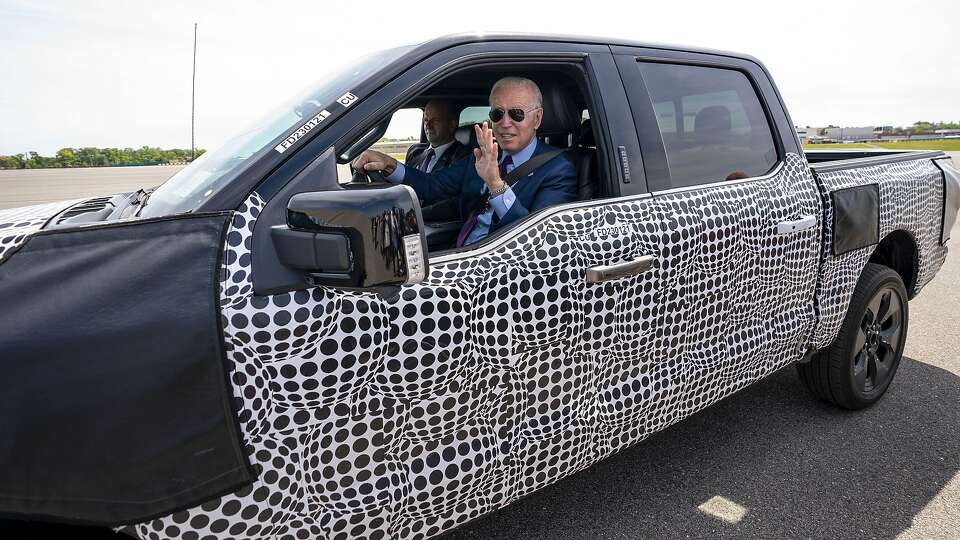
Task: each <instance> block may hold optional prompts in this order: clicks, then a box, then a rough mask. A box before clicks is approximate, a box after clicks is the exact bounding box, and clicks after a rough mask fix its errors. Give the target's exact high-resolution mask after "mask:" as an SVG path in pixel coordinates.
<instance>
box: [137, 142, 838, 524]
mask: <svg viewBox="0 0 960 540" xmlns="http://www.w3.org/2000/svg"><path fill="white" fill-rule="evenodd" d="M820 204H821V200H820V196H819V194H818V193H817V191H816V188H815V186H814V184H813V181H812V179H811V177H810V173H809V169H807V167H806V164H805V162H804V160H803V159H802V158H800V157H799V156H796V155H790V156H789V158H788V159H787V161H786V163H785V164H784V166H782V167H781V168H780V169H778V170H777V172H776V173H775V174H773V175H771V176H770V177H768V178H765V179H761V180H757V181H751V182H740V183H730V184H727V185H721V186H717V187H711V188H708V189H701V190H696V191H686V192H678V193H671V194H664V195H661V196H657V197H656V198H651V197H649V196H647V197H634V198H623V199H618V200H607V201H593V202H590V203H586V204H581V205H577V206H574V207H572V208H567V209H563V210H558V211H555V212H552V213H548V214H546V215H545V216H544V217H542V219H540V220H539V221H538V222H537V223H535V224H534V225H532V226H530V227H528V228H524V229H523V230H517V231H514V232H513V233H508V236H507V237H506V238H504V239H502V240H499V241H494V242H492V243H491V244H490V246H488V247H485V248H481V249H480V250H478V252H476V253H466V254H463V255H450V256H445V257H439V258H435V259H434V260H433V261H431V268H430V275H429V276H428V279H427V280H426V281H424V282H423V283H421V284H418V285H411V286H405V287H403V288H402V289H401V292H400V294H399V296H398V297H396V298H392V299H382V298H380V297H379V296H376V295H373V294H362V293H356V292H342V291H336V290H333V289H323V288H316V289H312V290H306V291H298V292H294V293H285V294H278V295H274V296H269V297H257V296H254V295H253V294H252V286H251V282H250V238H251V231H252V229H253V226H254V223H255V221H256V218H257V215H258V213H259V210H260V209H261V208H262V207H263V201H262V200H261V199H260V198H259V197H258V196H257V195H256V194H254V195H252V196H251V197H250V198H249V199H248V200H247V201H246V203H245V204H244V205H243V206H242V207H241V208H240V209H239V211H238V212H237V214H236V216H235V217H234V220H233V226H232V230H231V231H230V232H229V233H228V245H227V254H226V258H225V264H224V269H223V275H222V291H221V293H222V299H221V304H222V306H223V323H224V332H225V334H226V339H227V344H228V349H229V351H228V357H229V360H230V362H232V364H233V373H232V376H231V380H232V383H233V387H234V393H235V395H236V398H237V403H238V407H239V411H240V412H239V416H240V425H241V428H242V432H243V437H244V442H245V445H246V448H247V452H248V453H249V454H250V456H251V460H252V462H253V463H254V464H255V467H256V468H257V470H258V473H259V474H258V479H257V480H256V481H255V482H254V484H253V485H252V486H250V487H248V488H245V489H242V490H240V491H238V492H237V493H233V494H230V495H226V496H224V497H221V498H219V499H218V500H215V501H210V502H209V503H206V504H204V505H202V506H200V507H196V508H191V509H188V510H185V511H182V512H178V513H176V514H173V515H171V516H167V517H164V518H160V519H156V520H153V521H150V522H148V523H143V524H140V525H137V526H136V527H135V528H134V529H135V534H137V535H139V536H140V537H142V538H156V539H159V538H195V539H196V538H215V539H219V538H235V537H244V538H353V537H363V538H424V537H430V536H434V535H436V534H439V533H441V532H443V531H446V530H449V529H451V528H453V527H455V526H457V525H459V524H462V523H464V522H466V521H468V520H470V519H472V518H474V517H477V516H480V515H482V514H485V513H487V512H490V511H492V510H494V509H496V508H498V507H501V506H504V505H506V504H509V503H510V502H511V501H513V500H516V499H517V498H519V497H522V496H523V495H526V494H528V493H530V492H532V491H535V490H537V489H539V488H541V487H543V486H545V485H548V484H550V483H552V482H554V481H556V480H558V479H560V478H563V477H565V476H567V475H570V474H572V473H574V472H576V471H578V470H581V469H583V468H585V467H587V466H589V465H590V464H592V463H595V462H596V461H598V460H599V459H602V458H603V457H606V456H608V455H610V454H612V453H614V452H616V451H618V450H621V449H623V448H625V447H627V446H629V445H631V444H633V443H635V442H637V441H639V440H641V439H643V438H645V437H647V436H648V435H650V434H651V433H653V432H655V431H657V430H659V429H662V428H664V427H666V426H668V425H670V424H672V423H674V422H677V421H678V420H680V419H682V418H684V417H686V416H688V415H690V414H692V413H693V412H695V411H697V410H700V409H702V408H704V407H706V406H707V405H709V404H711V403H713V402H715V401H717V400H719V399H721V398H723V397H724V396H727V395H729V394H731V393H732V392H735V391H736V390H738V389H740V388H742V387H744V386H746V385H747V384H749V383H750V382H752V381H754V380H757V379H759V378H761V377H763V376H765V375H767V374H769V373H771V372H772V371H775V370H776V369H779V368H780V367H782V366H784V365H786V364H788V363H790V362H792V361H795V360H797V359H798V358H799V357H800V356H801V355H802V353H803V351H804V350H805V349H806V346H807V344H808V342H809V339H810V336H811V335H812V331H813V324H814V320H813V306H812V296H813V287H814V286H815V283H816V272H817V269H818V268H817V258H818V257H819V242H820V237H819V234H820V229H819V227H817V228H815V229H811V230H809V231H804V232H800V233H797V234H793V235H789V236H777V235H775V234H773V231H774V230H775V228H776V223H777V222H779V221H783V220H789V219H796V217H797V216H799V215H816V216H820V215H822V211H821V209H820ZM650 254H652V255H654V256H655V258H656V264H655V267H654V268H653V270H651V271H650V272H648V273H646V274H643V275H638V276H634V277H629V278H623V279H618V280H615V281H610V282H606V283H602V284H596V285H593V284H587V283H586V282H585V280H584V274H585V270H586V268H588V267H590V266H594V265H598V264H609V263H610V262H616V261H618V260H627V259H630V258H634V257H638V256H642V255H650Z"/></svg>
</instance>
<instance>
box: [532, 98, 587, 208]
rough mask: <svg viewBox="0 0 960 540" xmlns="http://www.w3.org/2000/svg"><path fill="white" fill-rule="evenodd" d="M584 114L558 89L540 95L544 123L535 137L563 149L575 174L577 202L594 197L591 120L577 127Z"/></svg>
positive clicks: (571, 99)
mask: <svg viewBox="0 0 960 540" xmlns="http://www.w3.org/2000/svg"><path fill="white" fill-rule="evenodd" d="M582 114H583V111H582V110H581V109H580V107H578V106H577V105H576V103H575V102H574V100H573V98H572V97H571V96H570V94H569V93H567V92H566V91H565V90H564V89H563V88H562V87H560V86H550V87H547V88H546V92H545V93H544V95H543V120H542V121H541V122H540V129H539V130H538V135H540V136H541V138H542V139H543V141H544V142H545V143H547V144H549V145H551V146H555V147H557V148H566V149H567V151H566V157H567V159H569V160H570V162H571V163H573V167H574V169H575V170H576V171H577V200H580V201H583V200H587V199H591V198H593V197H594V195H595V191H596V182H595V179H594V171H595V170H596V159H597V158H596V149H595V148H593V146H594V141H593V129H592V127H591V125H590V120H589V119H588V120H585V121H584V123H583V124H581V123H580V118H581V116H582Z"/></svg>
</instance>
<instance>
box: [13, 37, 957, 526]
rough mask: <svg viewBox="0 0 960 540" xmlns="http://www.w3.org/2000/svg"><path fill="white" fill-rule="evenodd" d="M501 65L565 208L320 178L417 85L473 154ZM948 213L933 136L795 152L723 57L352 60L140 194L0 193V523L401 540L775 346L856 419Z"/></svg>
mask: <svg viewBox="0 0 960 540" xmlns="http://www.w3.org/2000/svg"><path fill="white" fill-rule="evenodd" d="M509 75H522V76H524V77H527V78H530V79H532V80H534V81H536V82H537V84H538V85H539V87H540V89H541V90H542V94H543V96H542V98H543V103H542V109H543V118H542V124H541V126H540V128H539V130H538V132H537V135H538V137H539V140H540V141H541V142H545V143H548V144H550V145H552V146H555V147H559V148H563V149H564V150H565V152H564V153H563V155H562V156H560V157H559V158H557V159H566V160H568V161H569V162H570V164H571V165H572V166H573V167H574V168H575V169H576V171H577V176H578V186H577V190H578V193H577V200H575V201H573V202H569V203H565V204H559V205H555V206H550V207H547V208H541V209H537V210H536V211H532V212H530V213H529V215H527V216H526V217H524V218H522V219H519V220H516V221H515V222H512V223H510V224H509V225H507V226H503V227H500V228H498V229H497V230H496V231H494V232H493V234H491V235H489V236H487V237H486V238H484V239H483V240H482V241H480V242H478V243H476V244H471V245H468V246H466V247H460V248H457V247H456V246H455V243H454V240H455V238H456V236H457V231H458V230H460V228H461V223H460V222H459V220H452V221H451V220H447V221H428V220H425V219H424V218H423V215H422V213H421V211H420V201H419V200H418V199H417V196H416V195H415V193H414V192H413V191H412V190H411V189H409V188H408V187H407V186H405V185H395V184H385V183H381V182H379V181H378V180H381V178H380V177H379V176H378V175H376V174H369V175H364V174H355V173H354V172H353V171H351V170H350V166H349V165H348V164H349V163H350V162H351V160H352V159H353V158H354V157H355V156H357V155H358V154H359V153H360V152H362V151H363V150H365V149H367V148H369V147H370V146H371V145H373V144H374V143H375V142H376V141H377V140H378V139H380V138H381V137H382V136H383V134H384V133H385V132H386V129H387V126H388V125H389V123H390V121H391V118H392V117H393V115H394V114H395V113H397V111H401V110H403V109H419V108H422V107H423V106H424V104H425V103H426V102H427V101H429V100H431V99H445V100H449V101H452V102H454V103H455V110H456V113H457V114H458V119H459V123H458V124H459V125H460V128H459V129H458V130H457V132H456V137H457V138H458V139H459V140H460V142H461V143H462V144H464V145H468V146H470V145H474V144H475V143H476V140H475V135H474V131H473V125H474V123H475V122H477V121H478V120H480V119H483V118H485V117H486V116H487V113H488V110H489V105H488V102H487V99H488V92H489V91H490V87H491V85H492V84H493V82H494V81H496V80H498V79H499V78H501V77H503V76H509ZM421 141H426V139H425V138H424V137H423V136H421ZM522 181H523V179H521V180H520V182H522ZM958 205H960V188H958V173H957V171H956V170H955V169H954V168H952V167H951V165H950V163H949V160H948V159H947V158H946V156H945V155H944V154H943V153H941V152H906V153H900V152H870V153H867V152H845V153H833V154H827V153H806V154H805V153H804V152H803V151H802V149H801V146H800V143H799V141H798V140H797V135H796V132H795V131H794V127H793V123H792V122H791V121H790V118H789V116H788V114H787V111H786V108H785V107H784V104H783V102H782V99H781V98H780V95H779V94H778V92H777V90H776V89H775V87H774V85H773V81H772V80H771V79H770V76H769V74H768V73H767V71H766V70H765V69H764V67H763V65H761V64H760V63H759V62H758V61H757V60H755V59H753V58H751V57H748V56H743V55H739V54H732V53H722V52H716V51H700V50H694V49H678V48H670V47H662V46H657V45H649V44H641V43H631V42H621V41H618V42H609V41H605V40H598V39H586V38H578V37H556V36H553V37H538V36H526V35H524V36H521V35H464V36H452V37H446V38H442V39H437V40H434V41H429V42H426V43H423V44H420V45H416V46H410V47H404V48H399V49H393V50H388V51H383V52H381V53H378V54H374V55H371V56H368V57H366V58H362V59H359V60H357V61H356V62H355V63H354V64H352V65H350V66H348V68H347V69H346V70H345V71H344V72H343V73H341V74H339V75H337V76H332V77H328V78H326V79H325V80H324V82H322V83H320V84H319V85H317V86H316V87H315V88H314V89H312V90H311V91H310V92H308V93H307V94H305V95H302V96H300V97H298V98H296V99H295V100H293V101H292V102H291V103H289V105H288V106H287V107H285V108H282V109H281V110H280V112H279V113H277V114H276V115H275V116H273V117H270V118H268V119H266V120H265V121H264V122H263V123H262V124H259V125H258V126H257V127H256V129H254V130H252V131H250V132H248V133H244V134H242V135H240V136H239V137H237V138H236V139H234V140H232V141H230V142H229V143H228V144H226V145H225V146H224V147H223V148H221V149H219V150H217V151H213V152H209V153H207V154H205V155H203V156H202V157H201V158H200V159H198V160H196V161H195V162H194V163H192V164H191V165H190V166H188V167H187V168H185V169H183V170H182V171H181V172H179V173H178V174H177V175H176V176H175V177H173V178H172V179H170V180H169V181H167V182H166V183H165V184H163V185H162V186H160V187H159V188H157V189H156V190H153V191H151V192H146V191H141V192H137V193H126V194H118V195H116V196H112V197H104V198H97V199H91V200H81V201H67V202H63V203H56V204H47V205H42V206H34V207H29V208H21V209H14V210H4V211H0V298H2V299H3V308H2V323H0V363H2V367H3V374H4V376H3V377H2V378H0V463H2V467H0V514H2V515H3V516H5V517H6V518H19V519H23V520H32V521H34V522H43V521H52V522H63V523H69V524H74V525H88V526H89V525H93V526H101V527H110V528H114V529H116V530H118V531H120V532H122V533H126V534H129V535H131V536H134V537H138V538H143V539H159V538H164V539H173V538H184V539H199V538H203V539H227V538H298V539H313V538H337V539H339V538H348V537H351V538H424V537H430V536H435V535H437V534H440V533H442V532H444V531H448V530H450V529H452V528H454V527H457V526H458V525H461V524H463V523H465V522H467V521H469V520H471V519H473V518H476V517H478V516H480V515H483V514H485V513H488V512H492V511H494V510H496V509H498V508H501V507H503V506H506V505H508V504H510V503H511V502H513V501H515V500H517V499H519V498H521V497H523V496H525V495H527V494H529V493H531V492H533V491H535V490H537V489H540V488H542V487H544V486H546V485H548V484H550V483H552V482H555V481H557V480H558V479H560V478H563V477H565V476H568V475H571V474H574V473H576V472H577V471H579V470H581V469H584V468H586V467H588V466H589V465H591V464H592V463H595V462H597V461H598V460H601V459H604V458H605V457H607V456H609V455H611V454H613V453H615V452H618V451H619V450H622V449H624V448H626V447H628V446H630V445H632V444H635V443H637V442H638V441H640V440H642V439H644V438H645V437H648V436H649V435H650V434H652V433H655V432H656V431H658V430H662V429H664V428H665V427H667V426H669V425H671V424H673V423H675V422H678V421H680V420H682V419H683V418H685V417H687V416H689V415H691V414H693V413H694V412H696V411H698V410H700V409H703V408H704V407H707V406H709V405H710V404H712V403H715V402H717V401H718V400H720V399H723V398H724V397H726V396H729V395H730V394H732V393H734V392H736V391H737V390H740V389H742V388H744V387H746V386H747V385H749V384H751V383H753V382H755V381H758V380H760V379H762V378H764V377H765V376H767V375H769V374H771V373H773V372H775V371H777V370H778V369H780V368H781V367H783V366H786V365H788V364H796V365H797V368H798V371H799V373H800V379H801V380H802V381H803V383H804V384H805V385H806V386H807V387H808V388H809V389H810V390H811V392H812V393H813V394H814V395H815V396H817V397H819V398H822V399H825V400H828V401H831V402H833V403H836V404H837V405H839V406H841V407H845V408H849V409H858V408H862V407H866V406H869V405H870V404H872V403H874V402H875V401H877V400H878V399H880V398H881V396H882V395H883V393H884V392H885V391H886V389H887V388H888V386H889V385H890V384H891V381H892V380H893V378H894V374H895V373H896V371H897V366H898V363H899V361H900V358H901V354H902V351H903V346H904V340H905V338H906V335H907V323H908V301H909V300H910V299H911V298H913V297H914V296H915V295H917V294H918V293H920V291H921V290H922V289H923V287H924V286H925V285H926V284H927V283H928V282H929V281H930V280H931V279H932V278H933V277H934V275H935V274H936V272H937V270H938V269H939V268H940V266H941V264H942V263H943V261H944V258H945V257H946V254H947V250H946V247H945V244H946V241H947V236H948V235H949V233H950V230H951V227H952V225H953V223H954V221H955V219H956V215H957V207H958ZM770 414H776V411H771V412H770Z"/></svg>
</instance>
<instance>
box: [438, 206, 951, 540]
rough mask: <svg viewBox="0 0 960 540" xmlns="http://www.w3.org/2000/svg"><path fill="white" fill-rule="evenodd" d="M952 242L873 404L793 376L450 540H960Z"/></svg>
mask: <svg viewBox="0 0 960 540" xmlns="http://www.w3.org/2000/svg"><path fill="white" fill-rule="evenodd" d="M951 238H952V240H951V243H950V245H949V246H950V249H951V253H950V254H949V255H948V256H947V261H946V262H945V263H944V266H943V268H942V269H941V270H940V272H939V273H938V274H937V276H936V277H935V278H934V280H933V281H932V282H931V283H929V284H928V285H927V286H926V287H925V288H924V289H923V291H921V293H920V294H919V295H918V296H917V297H916V298H915V299H914V300H913V301H911V302H910V305H909V309H910V321H909V329H908V335H907V344H906V347H905V353H904V358H903V360H902V362H901V364H900V368H899V371H898V372H897V375H896V379H894V381H893V384H892V385H891V387H890V389H889V390H888V391H887V394H886V395H885V396H884V398H883V399H882V400H881V401H880V402H879V403H877V404H876V405H874V406H873V407H871V408H869V409H866V410H863V411H858V412H851V411H846V410H843V409H839V408H837V407H834V406H832V405H829V404H827V403H824V402H821V401H818V400H817V399H816V398H814V397H813V396H812V395H811V394H810V393H809V392H807V390H806V389H805V388H804V387H803V386H802V384H801V383H800V380H799V379H798V377H797V374H796V371H795V369H794V368H793V367H792V366H789V367H787V368H785V369H783V370H781V371H779V372H777V373H775V374H774V375H772V376H770V377H769V378H767V379H766V380H763V381H760V382H758V383H756V384H754V385H753V386H750V387H748V388H746V389H744V390H743V391H741V392H739V393H737V394H734V395H733V396H731V397H729V398H727V399H725V400H723V401H721V402H720V403H717V404H715V405H713V406H712V407H710V408H708V409H706V410H704V411H701V412H700V413H698V414H696V415H694V416H692V417H691V418H688V419H686V420H684V421H682V422H680V423H679V424H676V425H674V426H672V427H670V428H668V429H666V430H664V431H663V432H661V433H658V434H656V435H653V436H652V437H650V438H649V439H647V440H645V441H642V442H640V443H638V444H637V445H635V446H633V447H632V448H629V449H627V450H625V451H623V452H621V453H620V454H618V455H616V456H613V457H611V458H609V459H607V460H605V461H603V462H600V463H598V464H596V465H594V466H593V467H591V468H589V469H586V470H584V471H581V472H579V473H577V474H575V475H573V476H572V477H569V478H567V479H565V480H562V481H560V482H558V483H557V484H554V485H552V486H549V487H547V488H545V489H543V490H542V491H539V492H537V493H534V494H533V495H531V496H529V497H527V498H525V499H521V500H520V501H517V502H515V503H514V504H512V505H511V506H508V507H507V508H505V509H502V510H500V511H498V512H495V513H493V514H491V515H489V516H485V517H482V518H480V519H479V520H477V521H475V522H471V523H469V524H467V525H466V526H464V527H462V528H460V529H457V530H455V531H453V532H452V533H450V534H448V535H446V536H444V537H443V538H444V540H461V539H473V538H484V539H540V538H565V539H581V538H582V539H620V538H631V539H632V538H844V539H846V538H894V537H898V536H899V537H900V538H904V539H933V538H942V539H951V540H955V539H957V538H960V338H958V335H960V253H958V252H960V224H958V225H957V226H956V227H954V229H953V231H952V234H951ZM717 501H720V502H719V504H718V502H717Z"/></svg>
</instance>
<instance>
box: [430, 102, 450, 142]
mask: <svg viewBox="0 0 960 540" xmlns="http://www.w3.org/2000/svg"><path fill="white" fill-rule="evenodd" d="M456 130H457V119H456V118H454V116H453V111H451V110H450V104H449V103H447V102H445V101H431V102H429V103H427V105H426V106H425V107H424V108H423V131H424V132H425V133H426V134H427V140H428V141H430V144H431V145H433V146H440V145H443V144H447V143H448V142H450V141H452V140H453V132H454V131H456Z"/></svg>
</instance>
